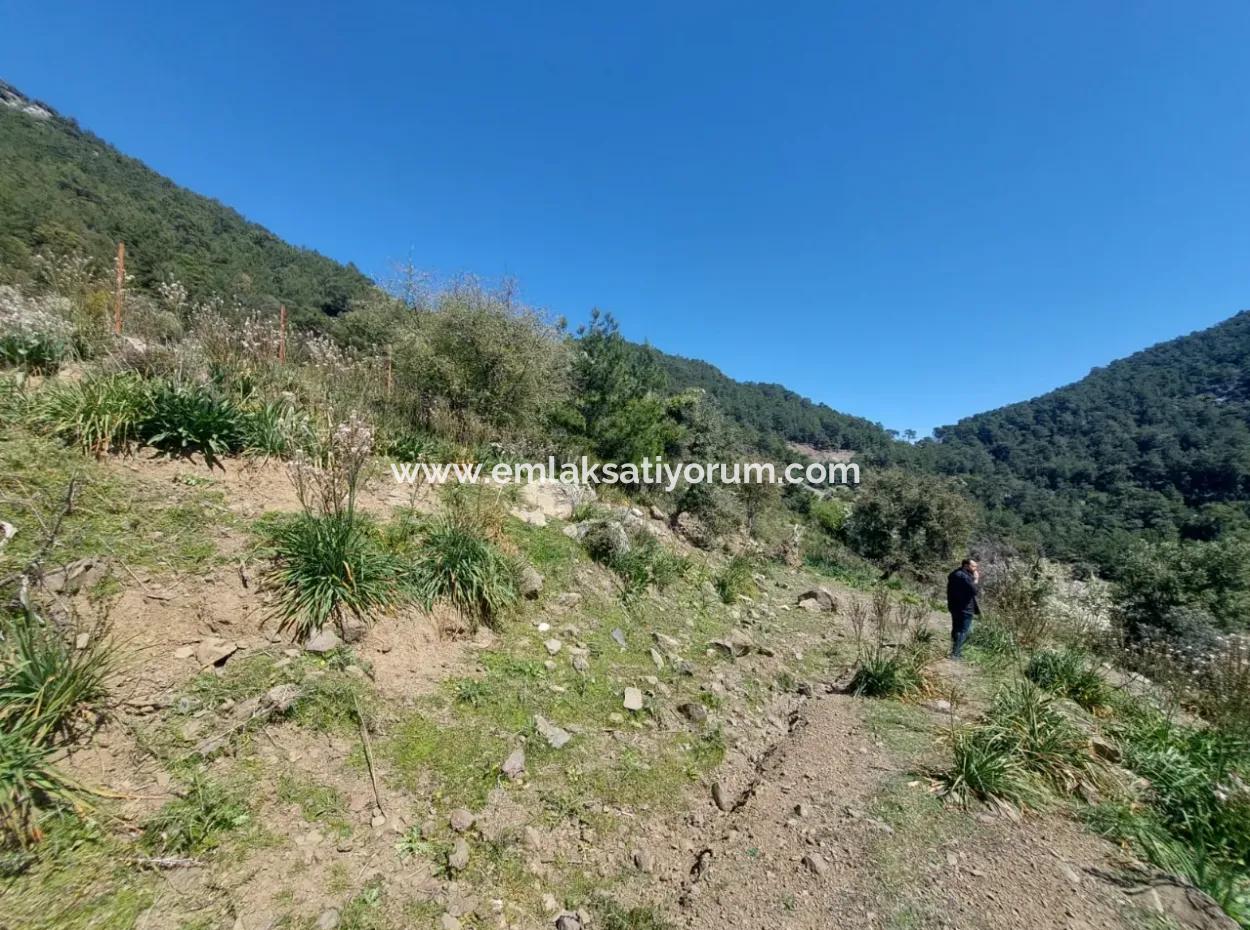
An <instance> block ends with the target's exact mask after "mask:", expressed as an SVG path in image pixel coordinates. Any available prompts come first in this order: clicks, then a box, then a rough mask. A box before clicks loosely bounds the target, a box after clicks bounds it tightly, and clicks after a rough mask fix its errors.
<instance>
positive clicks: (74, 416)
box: [34, 373, 152, 455]
mask: <svg viewBox="0 0 1250 930" xmlns="http://www.w3.org/2000/svg"><path fill="white" fill-rule="evenodd" d="M151 410H152V398H151V392H150V391H149V389H148V386H147V384H146V383H145V382H144V381H143V380H142V379H141V378H139V377H138V376H137V375H133V374H127V373H123V374H114V375H93V376H91V377H89V378H86V379H84V380H82V381H78V382H73V383H65V382H57V383H55V384H51V385H49V386H48V387H46V388H45V389H44V390H43V391H41V392H40V393H39V394H38V395H37V397H36V399H35V405H34V419H35V423H36V424H37V425H38V426H40V427H42V428H43V429H46V430H47V431H48V432H50V433H52V434H53V435H55V436H57V437H58V438H60V439H63V440H64V441H66V442H69V443H72V444H74V445H77V446H78V447H79V448H81V449H82V450H83V451H84V452H90V453H94V454H96V455H102V454H104V453H106V452H110V451H118V452H125V451H126V450H127V449H128V448H129V447H130V446H131V445H132V444H133V443H135V442H137V441H138V439H139V438H140V426H141V424H142V423H143V422H144V421H145V420H146V419H147V417H148V415H149V414H150V412H151Z"/></svg>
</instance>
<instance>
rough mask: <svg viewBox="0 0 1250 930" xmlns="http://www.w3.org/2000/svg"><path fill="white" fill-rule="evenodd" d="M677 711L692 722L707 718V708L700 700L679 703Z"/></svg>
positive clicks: (700, 721) (699, 721)
mask: <svg viewBox="0 0 1250 930" xmlns="http://www.w3.org/2000/svg"><path fill="white" fill-rule="evenodd" d="M677 713H679V714H681V715H682V716H683V717H685V718H686V719H687V720H689V721H690V722H691V723H702V722H703V721H705V720H707V708H706V707H704V706H703V705H702V704H700V703H699V702H698V701H686V702H684V703H682V704H678V705H677Z"/></svg>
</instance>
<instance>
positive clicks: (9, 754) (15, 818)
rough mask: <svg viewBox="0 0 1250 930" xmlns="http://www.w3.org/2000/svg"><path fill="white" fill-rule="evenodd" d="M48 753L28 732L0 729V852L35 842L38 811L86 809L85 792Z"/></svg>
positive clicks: (39, 836)
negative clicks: (53, 762) (62, 770)
mask: <svg viewBox="0 0 1250 930" xmlns="http://www.w3.org/2000/svg"><path fill="white" fill-rule="evenodd" d="M51 752H52V747H51V746H50V745H48V744H47V743H46V742H41V741H39V740H37V739H35V738H34V737H32V736H31V735H30V734H28V733H24V732H19V731H10V730H7V729H4V730H0V849H4V848H6V847H14V846H16V847H24V846H27V845H29V844H30V843H32V842H36V841H38V840H39V839H40V838H41V836H42V834H41V832H40V829H39V813H40V811H42V810H47V809H52V808H58V807H69V808H73V809H75V810H84V809H86V808H87V807H88V805H87V803H86V800H85V798H86V793H85V791H84V790H83V789H82V787H80V786H79V785H78V784H77V783H75V782H74V781H72V780H71V779H69V778H68V777H66V776H65V775H64V773H62V772H61V771H60V770H59V769H57V768H56V766H54V765H53V764H52V762H51V761H50V760H49V758H48V757H49V755H50V754H51Z"/></svg>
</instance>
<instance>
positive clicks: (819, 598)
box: [798, 587, 838, 611]
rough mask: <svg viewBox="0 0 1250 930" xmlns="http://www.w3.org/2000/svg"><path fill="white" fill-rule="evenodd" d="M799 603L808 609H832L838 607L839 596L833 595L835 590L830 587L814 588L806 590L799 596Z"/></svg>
mask: <svg viewBox="0 0 1250 930" xmlns="http://www.w3.org/2000/svg"><path fill="white" fill-rule="evenodd" d="M798 605H799V606H800V607H802V608H805V609H806V610H831V611H836V610H837V609H838V601H837V598H835V597H834V596H833V592H832V591H830V590H829V589H828V588H825V587H820V588H812V589H810V590H808V591H804V592H803V593H802V594H800V595H799V597H798Z"/></svg>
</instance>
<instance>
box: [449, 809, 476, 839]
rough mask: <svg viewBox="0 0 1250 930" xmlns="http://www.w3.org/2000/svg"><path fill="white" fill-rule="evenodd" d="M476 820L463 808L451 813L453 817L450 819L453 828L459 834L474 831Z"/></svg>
mask: <svg viewBox="0 0 1250 930" xmlns="http://www.w3.org/2000/svg"><path fill="white" fill-rule="evenodd" d="M476 820H477V818H476V817H474V816H473V814H472V813H471V812H470V811H467V810H465V809H464V808H463V807H457V808H456V809H455V810H454V811H452V812H451V817H450V818H449V821H450V823H451V828H452V829H453V830H455V831H456V832H457V833H467V832H468V831H469V830H471V829H473V823H474V821H476Z"/></svg>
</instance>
